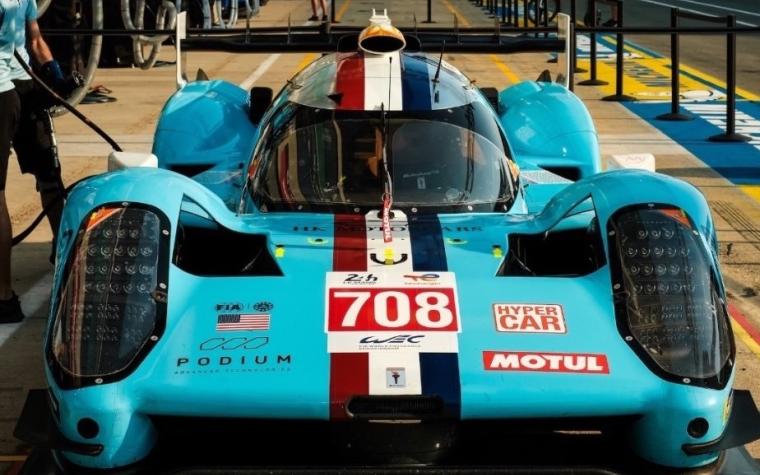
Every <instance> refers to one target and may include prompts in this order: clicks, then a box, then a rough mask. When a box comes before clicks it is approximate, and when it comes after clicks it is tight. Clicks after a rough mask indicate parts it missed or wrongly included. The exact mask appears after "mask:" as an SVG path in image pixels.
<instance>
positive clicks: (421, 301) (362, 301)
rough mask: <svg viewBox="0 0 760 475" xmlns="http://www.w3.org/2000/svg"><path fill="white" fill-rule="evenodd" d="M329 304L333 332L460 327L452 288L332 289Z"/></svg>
mask: <svg viewBox="0 0 760 475" xmlns="http://www.w3.org/2000/svg"><path fill="white" fill-rule="evenodd" d="M329 304H330V318H329V330H332V331H356V330H359V331H361V330H428V331H456V330H457V318H456V317H457V316H456V307H455V305H454V296H453V291H452V289H440V290H428V289H398V290H395V289H394V290H388V289H368V290H353V289H352V290H338V289H331V292H330V302H329Z"/></svg>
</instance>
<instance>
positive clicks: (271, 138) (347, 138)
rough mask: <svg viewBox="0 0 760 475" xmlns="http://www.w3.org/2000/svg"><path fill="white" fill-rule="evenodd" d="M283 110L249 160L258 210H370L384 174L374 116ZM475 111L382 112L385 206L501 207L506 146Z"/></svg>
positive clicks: (507, 189)
mask: <svg viewBox="0 0 760 475" xmlns="http://www.w3.org/2000/svg"><path fill="white" fill-rule="evenodd" d="M285 109H286V110H285V111H283V112H280V113H277V114H275V117H273V119H272V121H271V122H270V127H269V128H268V130H266V131H265V132H264V138H263V143H262V145H261V146H260V147H259V150H258V151H257V153H256V156H255V159H254V162H253V166H252V167H251V168H252V169H254V170H256V173H255V174H253V175H252V177H251V182H250V183H249V184H248V185H249V190H251V193H252V194H251V196H252V198H253V202H254V203H255V204H256V205H257V206H259V207H260V208H261V209H262V210H264V211H270V210H272V211H273V210H333V211H335V210H339V209H340V208H341V207H351V208H356V207H360V208H378V207H379V206H380V203H381V197H382V194H383V189H384V185H385V181H386V176H385V172H384V167H383V162H382V160H383V158H382V157H383V129H384V124H383V120H382V116H381V113H380V112H379V111H376V112H372V111H335V110H328V109H314V108H310V107H306V106H302V105H294V104H292V103H291V104H288V105H287V106H285ZM475 109H476V107H475V106H474V105H473V104H470V105H466V106H461V107H458V108H452V109H442V110H434V111H423V112H392V113H391V114H390V118H389V120H388V137H387V155H388V169H389V172H390V175H391V182H392V191H393V206H394V207H399V208H402V207H424V208H428V209H430V208H435V209H441V210H447V209H448V210H452V209H457V208H459V207H465V209H467V210H470V211H472V210H479V211H495V210H498V211H502V210H506V209H508V207H509V205H510V204H511V201H512V198H513V183H512V181H511V178H510V176H509V171H508V170H509V167H508V164H507V161H508V159H507V156H506V154H505V151H506V150H507V148H506V146H505V143H504V140H503V138H502V134H501V133H500V131H499V128H498V126H497V125H496V119H495V117H493V114H490V115H485V114H483V113H478V111H476V110H475ZM489 121H490V123H489Z"/></svg>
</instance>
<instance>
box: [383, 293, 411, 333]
mask: <svg viewBox="0 0 760 475" xmlns="http://www.w3.org/2000/svg"><path fill="white" fill-rule="evenodd" d="M391 302H393V304H391ZM391 305H394V306H395V310H396V312H395V318H391V316H390V315H392V314H393V312H392V311H391V310H393V308H394V307H392V306H391ZM409 306H410V305H409V297H407V296H406V294H405V293H402V292H398V291H393V290H387V291H385V292H380V293H379V294H377V295H375V320H376V321H377V324H378V325H380V326H381V327H385V328H400V327H403V326H406V325H408V324H409V321H410V320H411V319H412V315H411V310H410V309H409Z"/></svg>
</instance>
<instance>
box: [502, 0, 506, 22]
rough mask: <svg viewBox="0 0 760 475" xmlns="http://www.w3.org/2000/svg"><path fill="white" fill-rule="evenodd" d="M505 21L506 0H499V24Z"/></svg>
mask: <svg viewBox="0 0 760 475" xmlns="http://www.w3.org/2000/svg"><path fill="white" fill-rule="evenodd" d="M506 23H507V0H501V24H502V25H506Z"/></svg>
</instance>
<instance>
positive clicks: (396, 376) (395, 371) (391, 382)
mask: <svg viewBox="0 0 760 475" xmlns="http://www.w3.org/2000/svg"><path fill="white" fill-rule="evenodd" d="M385 383H386V385H387V386H388V387H389V388H405V387H406V371H405V370H404V368H386V369H385Z"/></svg>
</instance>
